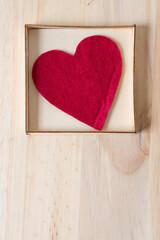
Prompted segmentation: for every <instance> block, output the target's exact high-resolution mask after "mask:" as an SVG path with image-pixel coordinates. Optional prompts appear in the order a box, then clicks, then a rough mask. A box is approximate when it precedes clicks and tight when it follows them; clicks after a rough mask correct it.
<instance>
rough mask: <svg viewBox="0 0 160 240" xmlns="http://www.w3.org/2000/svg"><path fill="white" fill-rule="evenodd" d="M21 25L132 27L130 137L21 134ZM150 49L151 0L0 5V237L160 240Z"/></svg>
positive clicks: (157, 27) (159, 122) (154, 69)
mask: <svg viewBox="0 0 160 240" xmlns="http://www.w3.org/2000/svg"><path fill="white" fill-rule="evenodd" d="M25 23H37V24H66V25H69V24H70V25H101V26H103V25H121V24H127V25H128V24H134V23H135V24H137V37H136V39H137V46H136V119H137V128H138V133H137V134H104V135H101V136H96V135H65V136H62V135H60V136H58V135H57V136H26V135H25V134H24V24H25ZM159 42H160V1H159V0H157V2H156V0H130V1H129V0H121V1H119V0H77V1H75V0H68V1H66V0H53V1H51V0H26V1H25V0H14V1H12V0H0V240H34V239H38V240H39V239H40V240H56V239H58V240H124V239H126V240H146V239H147V240H148V239H149V240H151V239H154V240H159V239H160V146H159V145H160V109H159V102H160V79H159V78H160V77H159V76H160V66H159V59H160V43H159ZM152 90H153V91H152ZM152 92H153V94H152ZM152 96H153V97H152ZM152 98H153V101H152ZM152 103H153V105H152V108H151V104H152ZM151 110H152V111H151ZM151 116H152V121H151Z"/></svg>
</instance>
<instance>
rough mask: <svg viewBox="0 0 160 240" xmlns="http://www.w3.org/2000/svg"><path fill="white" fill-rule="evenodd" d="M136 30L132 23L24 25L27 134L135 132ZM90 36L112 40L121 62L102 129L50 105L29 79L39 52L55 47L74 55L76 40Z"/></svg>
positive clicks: (77, 41)
mask: <svg viewBox="0 0 160 240" xmlns="http://www.w3.org/2000/svg"><path fill="white" fill-rule="evenodd" d="M135 33H136V26H135V25H133V26H106V27H81V26H49V25H48V26H47V25H25V81H26V84H25V92H26V103H25V105H26V111H25V114H26V116H25V121H26V123H25V131H26V133H27V134H37V133H41V134H43V133H107V132H135V131H136V126H135V93H134V89H135V87H134V85H135ZM92 35H103V36H106V37H109V38H111V39H112V40H113V41H115V42H116V43H117V45H118V47H119V48H120V51H121V55H122V61H123V62H122V64H123V67H122V76H121V79H120V83H119V86H118V89H117V92H116V95H115V98H114V101H113V103H112V106H111V108H110V111H109V114H108V116H107V118H106V121H105V125H104V127H103V130H102V131H97V130H94V129H93V128H91V127H89V126H87V125H86V124H84V123H82V122H80V121H78V120H76V119H75V118H73V117H71V116H69V115H68V114H66V113H64V112H63V111H61V110H59V109H57V108H56V107H54V106H53V105H51V104H50V103H49V102H48V101H47V100H46V99H44V98H43V97H42V96H41V95H40V93H39V92H38V91H37V89H36V87H35V85H34V83H33V80H32V67H33V64H34V62H35V60H36V59H37V58H38V57H39V55H41V54H42V53H44V52H46V51H49V50H54V49H59V50H62V51H66V52H68V53H70V54H74V52H75V49H76V46H77V45H78V43H79V42H80V41H81V40H82V39H84V38H85V37H88V36H92Z"/></svg>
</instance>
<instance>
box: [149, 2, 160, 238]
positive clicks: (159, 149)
mask: <svg viewBox="0 0 160 240" xmlns="http://www.w3.org/2000/svg"><path fill="white" fill-rule="evenodd" d="M159 13H160V2H159V1H157V20H156V39H155V58H154V81H153V101H152V125H151V144H150V164H149V195H148V228H147V230H148V231H147V233H148V234H147V236H148V238H147V239H153V240H154V239H156V240H159V239H160V111H159V102H160V67H159V60H160V45H159V40H160V14H159Z"/></svg>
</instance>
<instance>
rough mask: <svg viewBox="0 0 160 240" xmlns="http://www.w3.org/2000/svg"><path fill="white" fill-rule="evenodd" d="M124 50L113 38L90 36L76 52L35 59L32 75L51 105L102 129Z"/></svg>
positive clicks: (48, 55) (119, 71)
mask: <svg viewBox="0 0 160 240" xmlns="http://www.w3.org/2000/svg"><path fill="white" fill-rule="evenodd" d="M121 71H122V58H121V53H120V50H119V48H118V46H117V45H116V43H115V42H113V41H112V40H111V39H109V38H107V37H104V36H90V37H87V38H85V39H83V40H82V41H81V42H80V43H79V44H78V46H77V49H76V52H75V54H74V55H70V54H68V53H66V52H63V51H60V50H52V51H48V52H46V53H43V54H42V55H40V56H39V58H38V59H37V60H36V61H35V63H34V65H33V70H32V78H33V81H34V83H35V86H36V88H37V89H38V91H39V92H40V93H41V94H42V96H43V97H44V98H46V99H47V100H48V101H49V102H50V103H51V104H53V105H54V106H56V107H57V108H59V109H60V110H62V111H64V112H66V113H68V114H69V115H71V116H73V117H74V118H76V119H78V120H79V121H81V122H83V123H86V124H88V125H89V126H91V127H93V128H95V129H98V130H102V128H103V125H104V123H105V119H106V117H107V114H108V111H109V109H110V107H111V104H112V102H113V99H114V96H115V93H116V89H117V86H118V83H119V80H120V77H121Z"/></svg>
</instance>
